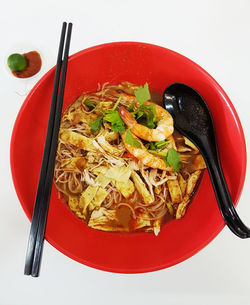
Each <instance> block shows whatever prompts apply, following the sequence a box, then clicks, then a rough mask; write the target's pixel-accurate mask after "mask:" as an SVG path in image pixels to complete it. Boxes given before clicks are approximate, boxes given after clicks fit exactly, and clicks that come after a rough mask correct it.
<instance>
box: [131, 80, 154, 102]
mask: <svg viewBox="0 0 250 305" xmlns="http://www.w3.org/2000/svg"><path fill="white" fill-rule="evenodd" d="M135 96H136V98H137V101H138V104H139V106H141V105H142V104H143V103H144V102H146V101H148V100H150V99H151V96H150V92H149V89H148V83H146V84H145V85H144V87H142V86H140V87H139V88H138V89H137V90H135Z"/></svg>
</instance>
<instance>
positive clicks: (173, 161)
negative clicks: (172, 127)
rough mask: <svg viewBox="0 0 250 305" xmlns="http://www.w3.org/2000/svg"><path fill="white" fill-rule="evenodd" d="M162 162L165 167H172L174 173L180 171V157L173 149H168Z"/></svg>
mask: <svg viewBox="0 0 250 305" xmlns="http://www.w3.org/2000/svg"><path fill="white" fill-rule="evenodd" d="M164 161H165V163H166V165H167V166H170V167H172V169H173V170H174V172H178V171H179V170H180V169H181V155H180V154H179V153H178V152H177V151H176V150H175V149H174V148H170V149H169V151H168V152H167V155H166V156H165V157H164Z"/></svg>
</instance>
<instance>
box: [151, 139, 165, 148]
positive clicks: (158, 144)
mask: <svg viewBox="0 0 250 305" xmlns="http://www.w3.org/2000/svg"><path fill="white" fill-rule="evenodd" d="M166 144H167V141H166V140H162V141H157V142H150V143H149V149H150V150H158V149H163V148H165V147H166Z"/></svg>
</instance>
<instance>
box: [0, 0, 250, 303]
mask: <svg viewBox="0 0 250 305" xmlns="http://www.w3.org/2000/svg"><path fill="white" fill-rule="evenodd" d="M249 15H250V1H247V0H246V1H242V0H237V1H233V0H230V1H220V0H216V1H194V0H188V1H174V0H171V1H158V0H154V1H146V0H144V1H136V0H133V1H131V0H125V1H118V0H116V1H109V0H106V1H95V0H89V1H83V0H81V1H74V0H70V1H62V0H55V1H52V0H43V1H39V2H38V1H33V0H22V1H18V0H12V1H5V6H2V7H1V12H0V38H1V47H0V56H1V57H0V60H1V62H0V97H1V98H0V110H1V112H0V115H1V119H0V124H1V126H0V135H1V149H0V162H1V171H0V179H1V181H0V191H1V194H0V305H34V304H36V305H40V304H43V305H45V304H46V305H50V304H60V305H64V304H65V305H66V304H75V305H77V304H109V305H112V304H136V305H137V304H138V305H140V304H143V305H145V304H160V303H162V302H164V303H163V304H193V305H195V304H220V305H221V304H227V305H231V304H237V305H241V304H250V289H249V286H250V240H241V239H239V238H237V237H235V236H234V235H233V234H232V233H231V232H230V231H229V229H228V228H224V229H223V231H222V232H221V233H220V234H219V236H217V238H215V240H214V241H212V242H211V243H210V244H209V245H208V246H207V247H206V248H205V249H203V250H202V251H200V252H199V253H198V254H196V255H195V256H193V257H192V258H190V259H188V260H187V261H185V262H183V263H181V264H179V265H177V266H174V267H171V268H169V269H165V270H161V271H157V272H153V273H147V274H137V275H123V274H112V273H107V272H103V271H98V270H94V269H91V268H89V267H86V266H83V265H81V264H79V263H76V262H74V261H72V260H71V259H69V258H67V257H66V256H64V255H62V254H61V253H60V252H58V251H57V250H55V249H54V248H52V247H51V246H50V245H49V244H48V243H45V247H44V255H43V262H42V269H41V275H40V277H39V278H37V279H35V278H31V277H27V276H24V275H23V267H24V259H25V252H26V246H27V239H28V234H29V228H30V223H29V222H28V220H27V218H26V216H25V215H24V212H23V210H22V208H21V206H20V204H19V201H18V199H17V196H16V193H15V191H14V187H13V183H12V179H11V173H10V166H9V144H10V137H11V131H12V128H13V124H14V121H15V118H16V115H17V113H18V111H19V109H20V107H21V104H22V102H23V101H24V99H25V94H26V93H27V92H28V91H29V90H30V88H31V87H32V86H33V85H34V83H35V82H36V81H37V80H38V79H39V77H41V75H42V74H44V73H45V72H46V71H47V70H48V69H49V68H50V67H52V66H53V65H54V64H55V60H56V54H57V48H58V41H59V34H60V30H61V23H62V21H71V22H73V24H74V26H73V34H72V41H71V50H70V52H71V54H72V53H75V52H77V51H79V50H81V49H84V48H86V47H89V46H93V45H96V44H100V43H104V42H110V41H124V40H133V41H142V42H150V43H154V44H158V45H161V46H164V47H167V48H169V49H172V50H174V51H177V52H179V53H181V54H183V55H185V56H187V57H189V58H190V59H192V60H194V61H195V62H197V63H198V64H199V65H201V66H202V67H203V68H204V69H205V70H207V71H208V72H209V73H210V74H211V75H212V76H213V77H214V78H215V79H216V80H217V81H218V82H219V84H220V85H221V86H222V87H223V89H224V90H225V91H226V93H227V94H228V95H229V97H230V99H231V101H232V102H233V104H234V106H235V108H236V110H237V112H238V114H239V117H240V120H241V123H242V126H243V129H244V132H245V137H246V143H247V147H248V149H249V147H250V119H249V110H250V107H249V103H250V100H249V87H250V73H249V71H250V18H249ZM17 46H18V47H20V48H21V47H25V48H26V50H27V48H28V50H29V49H33V48H36V49H39V50H40V51H41V53H42V55H43V60H44V61H43V63H44V66H43V70H42V71H41V73H40V75H39V76H38V77H37V78H35V79H33V80H31V81H28V82H26V81H21V80H16V79H14V78H13V77H11V76H10V75H9V74H8V72H7V70H6V67H5V60H6V56H7V54H9V52H11V51H12V50H13V51H15V50H16V48H17ZM249 182H250V177H249V168H248V170H247V176H246V181H245V187H244V189H243V193H242V196H241V199H240V201H239V205H238V207H237V211H238V212H239V214H240V215H241V217H242V218H243V220H244V221H245V222H246V223H247V224H248V225H249V226H250V190H249V185H250V184H249Z"/></svg>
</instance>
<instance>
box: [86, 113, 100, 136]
mask: <svg viewBox="0 0 250 305" xmlns="http://www.w3.org/2000/svg"><path fill="white" fill-rule="evenodd" d="M102 119H103V115H101V116H99V117H98V118H97V119H96V120H94V121H92V122H90V123H89V126H90V130H91V132H95V131H97V130H100V129H101V124H102Z"/></svg>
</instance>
